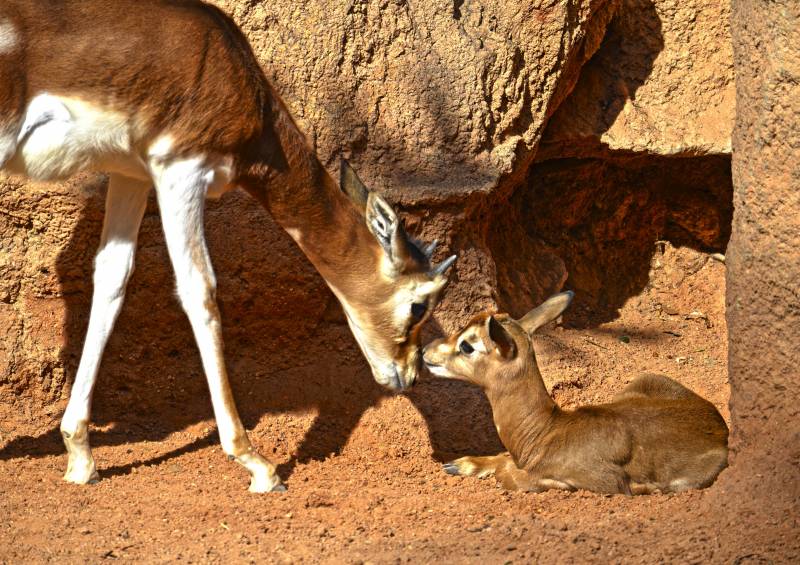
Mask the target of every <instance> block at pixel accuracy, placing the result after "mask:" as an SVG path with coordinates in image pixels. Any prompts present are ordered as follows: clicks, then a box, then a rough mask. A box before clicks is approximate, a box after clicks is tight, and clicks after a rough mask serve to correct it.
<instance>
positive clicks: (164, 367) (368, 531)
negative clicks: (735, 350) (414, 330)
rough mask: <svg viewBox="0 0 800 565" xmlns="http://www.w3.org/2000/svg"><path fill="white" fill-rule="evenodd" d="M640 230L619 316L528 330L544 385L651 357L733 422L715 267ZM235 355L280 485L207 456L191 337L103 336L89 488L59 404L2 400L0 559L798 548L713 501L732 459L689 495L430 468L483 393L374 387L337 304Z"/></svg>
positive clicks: (614, 376)
mask: <svg viewBox="0 0 800 565" xmlns="http://www.w3.org/2000/svg"><path fill="white" fill-rule="evenodd" d="M658 245H659V249H658V250H657V252H656V254H655V255H654V257H653V261H652V269H651V273H650V284H649V285H648V286H647V288H646V289H645V291H644V292H643V293H642V294H641V295H639V296H637V297H634V298H633V299H631V300H629V301H628V302H627V303H626V304H625V306H624V308H623V309H622V310H621V315H620V317H619V318H618V319H617V320H615V321H613V322H610V323H604V324H601V325H598V326H594V327H592V326H591V325H590V326H589V327H588V329H579V328H583V327H584V326H585V325H586V324H585V323H583V322H582V323H580V324H575V323H571V322H570V317H569V315H566V316H565V319H564V321H563V325H562V326H558V327H554V328H549V329H548V330H547V331H545V332H544V333H543V334H542V335H541V336H540V337H539V338H537V340H536V349H537V352H538V355H539V361H540V366H541V368H542V372H543V374H544V376H545V379H546V381H547V385H548V387H549V388H550V390H552V391H553V394H554V396H555V398H556V399H557V400H558V401H559V402H560V403H561V404H562V405H563V406H567V407H569V406H575V405H576V404H578V403H584V402H602V401H605V400H607V399H609V398H610V397H611V396H612V395H613V394H614V393H615V392H616V391H618V390H619V389H620V388H621V387H622V386H624V384H625V383H626V382H627V381H628V380H630V378H631V377H633V376H634V375H635V374H637V373H638V372H642V371H658V372H662V373H664V374H667V375H669V376H671V377H673V378H676V379H678V380H679V381H681V382H682V383H684V384H686V385H688V386H689V387H691V388H692V389H693V390H695V391H697V392H699V393H700V394H702V395H703V396H705V397H706V398H708V399H709V400H711V401H712V402H713V403H714V404H715V405H716V406H717V407H718V408H719V409H720V411H721V412H722V414H723V415H724V417H725V418H726V420H729V413H728V398H729V386H728V381H727V369H726V366H727V365H726V364H727V348H726V340H727V335H726V327H725V318H724V308H725V304H724V287H725V280H724V274H725V273H724V271H725V266H724V264H723V263H722V262H719V261H717V260H714V259H712V258H710V257H709V256H708V255H704V254H700V253H697V252H694V251H691V250H688V249H680V250H678V249H674V248H672V247H671V246H669V245H666V244H658ZM124 316H125V314H123V318H124ZM121 323H122V324H123V325H126V324H129V325H130V324H134V326H133V327H135V321H127V322H126V321H125V320H122V321H121ZM129 327H130V326H129ZM126 335H127V336H128V339H131V340H134V341H136V339H137V337H136V336H135V335H132V334H131V332H129V333H128V334H126ZM138 339H140V340H143V339H144V338H141V337H140V338H138ZM254 339H257V338H254ZM142 343H143V342H142ZM143 350H144V351H146V352H148V353H142V351H143ZM237 350H238V348H237V346H236V344H232V343H228V359H229V363H230V369H231V373H232V375H234V386H235V389H236V393H237V397H238V399H239V406H240V411H241V413H242V416H243V419H244V421H245V424H246V426H247V428H248V430H252V432H251V438H252V440H253V441H254V443H255V445H256V446H257V447H258V448H259V449H260V450H261V452H262V453H263V454H265V455H267V456H269V457H271V458H272V459H273V461H275V462H276V463H278V464H279V466H280V471H281V475H282V477H284V479H285V481H286V483H287V485H288V487H289V490H288V492H286V493H283V494H270V495H261V496H257V495H251V494H249V493H248V492H247V490H246V486H247V477H246V473H245V472H244V471H243V470H242V469H240V468H239V467H238V466H236V465H234V464H232V463H229V462H227V461H226V460H225V457H224V456H223V454H222V451H221V449H220V448H219V446H218V444H217V439H216V434H215V432H214V424H213V420H211V419H210V414H211V409H210V405H209V401H208V395H207V393H206V392H205V388H204V383H203V379H202V376H201V372H200V367H199V362H198V361H197V356H196V352H194V351H164V350H162V349H160V348H159V347H158V345H157V344H155V345H152V346H151V347H149V349H148V348H142V347H139V348H136V347H121V346H120V345H119V344H116V345H114V344H113V343H112V347H111V349H110V351H109V352H108V354H107V357H106V362H105V364H104V368H103V374H102V375H101V380H100V385H99V389H98V392H97V394H96V397H95V406H96V411H95V420H96V422H97V424H96V425H95V426H94V428H93V435H92V444H93V446H94V454H95V458H96V460H97V463H98V469H99V472H100V475H101V477H102V480H101V481H100V482H99V483H98V484H96V485H93V486H87V487H80V486H75V485H68V484H65V483H63V482H62V481H61V475H62V473H63V471H64V468H65V464H66V455H65V453H64V448H63V445H62V443H61V440H60V436H59V434H58V431H57V430H58V417H59V415H60V411H61V410H62V409H63V405H64V403H63V401H61V402H60V403H59V404H57V405H54V406H50V407H47V408H42V409H37V408H35V407H33V406H32V405H31V404H24V403H23V402H21V401H20V403H19V404H17V405H14V406H11V405H3V406H0V516H1V518H0V562H2V563H22V562H43V561H58V562H67V563H78V562H80V563H86V562H89V563H100V562H107V561H115V560H131V561H146V562H167V561H170V562H174V561H182V562H202V563H205V562H213V563H218V562H286V563H288V562H299V561H305V562H317V561H322V562H349V563H361V562H363V563H366V562H374V563H384V562H403V561H423V560H425V561H427V560H433V559H436V560H439V561H445V562H490V563H509V562H545V561H555V562H565V563H569V562H621V561H625V562H633V563H639V562H642V563H652V562H682V563H699V562H718V563H722V562H724V563H737V564H738V563H769V562H788V561H792V560H793V559H795V560H796V559H799V558H800V541H798V531H799V530H798V513H797V511H796V510H797V506H796V501H794V503H793V502H792V501H791V500H790V501H789V502H788V505H786V504H784V505H783V506H779V505H778V506H771V505H765V504H761V503H760V502H759V500H758V499H757V497H758V496H760V495H759V494H758V493H755V494H754V495H753V497H752V498H748V499H747V500H745V499H741V500H740V499H733V498H731V497H728V496H727V494H726V493H727V492H728V491H729V490H732V489H733V487H734V486H736V485H737V484H739V483H737V481H739V478H737V477H735V476H734V475H735V472H734V468H731V469H728V470H726V471H724V472H723V474H722V475H721V476H720V479H719V480H718V481H717V483H716V484H715V485H714V486H712V487H711V488H709V489H707V490H705V491H695V492H688V493H683V494H680V495H654V496H646V497H624V496H601V495H595V494H591V493H585V492H577V493H562V492H555V491H550V492H547V493H543V494H529V493H509V492H504V491H502V490H500V489H498V488H497V487H495V485H494V483H493V481H492V480H491V479H486V480H478V479H472V478H460V477H451V476H448V475H446V474H445V473H444V472H443V471H442V470H441V462H442V461H446V460H448V459H449V458H452V457H454V456H458V455H461V454H484V453H489V452H496V451H498V450H499V449H500V448H501V446H500V444H499V442H498V439H497V437H496V436H495V435H494V428H493V426H492V425H491V421H490V415H489V409H488V405H487V403H486V402H485V400H484V399H483V397H482V395H481V393H480V392H479V391H477V390H475V389H472V388H470V387H468V386H467V385H462V384H460V383H455V382H446V381H441V380H434V379H433V378H431V377H427V378H425V379H424V380H423V382H421V383H420V384H419V385H418V386H417V387H415V388H414V389H413V390H412V391H411V392H410V393H408V394H406V395H402V396H395V397H390V396H386V395H385V394H384V393H383V392H382V391H381V390H380V389H379V388H378V386H377V385H375V384H374V383H373V381H372V379H371V377H370V375H369V371H368V369H367V367H366V364H365V363H364V362H363V361H362V359H361V357H360V354H359V353H358V352H357V350H356V349H355V346H354V343H353V340H352V338H351V336H350V334H349V332H348V330H347V327H346V326H345V325H343V324H341V322H340V321H337V318H336V317H335V316H332V317H331V320H330V321H328V322H325V323H323V324H321V325H320V326H319V327H317V329H316V330H315V332H314V334H313V335H312V336H310V337H309V339H308V340H306V341H304V342H303V343H302V344H296V345H292V346H287V347H285V348H283V349H280V350H278V351H273V350H272V349H265V351H266V352H265V353H264V354H263V355H262V356H259V355H237V354H236V353H237ZM130 351H134V352H137V353H135V354H133V353H131V354H128V352H130ZM247 351H251V349H247ZM142 371H147V372H148V373H147V374H145V375H141V372H142ZM112 374H113V376H112ZM128 377H130V378H128ZM732 473H733V474H732ZM796 479H797V477H786V480H787V481H796ZM765 488H767V487H765ZM769 488H772V487H771V486H770V487H769ZM741 492H742V490H741V489H738V490H737V493H741ZM737 496H739V497H741V495H737Z"/></svg>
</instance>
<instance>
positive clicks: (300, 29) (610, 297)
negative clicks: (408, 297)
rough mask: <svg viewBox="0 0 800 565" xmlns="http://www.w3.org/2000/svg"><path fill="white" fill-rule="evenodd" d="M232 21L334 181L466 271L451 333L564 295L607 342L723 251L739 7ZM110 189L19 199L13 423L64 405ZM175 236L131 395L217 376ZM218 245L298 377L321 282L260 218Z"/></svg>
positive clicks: (330, 305)
mask: <svg viewBox="0 0 800 565" xmlns="http://www.w3.org/2000/svg"><path fill="white" fill-rule="evenodd" d="M216 3H217V4H218V5H220V6H221V7H222V8H223V9H225V10H226V11H228V12H229V13H231V14H232V15H233V17H234V18H235V19H236V20H237V21H238V22H239V23H240V25H241V26H242V28H243V30H244V31H245V33H246V34H247V36H248V37H249V38H250V40H251V42H252V44H253V46H254V48H255V51H256V53H257V54H258V56H259V57H260V59H261V61H262V62H263V65H264V68H265V70H266V72H267V73H268V75H269V76H270V77H271V79H272V80H273V81H274V83H275V84H276V86H277V88H278V90H279V92H281V93H282V95H283V96H284V97H285V99H286V101H287V102H288V104H289V106H290V107H291V109H292V111H293V112H294V114H295V115H296V116H297V118H298V120H299V122H300V123H301V124H302V126H303V128H304V129H305V131H306V132H307V133H308V135H309V138H310V139H311V140H312V141H313V142H314V144H315V146H316V149H317V151H318V153H319V155H320V157H321V158H322V160H323V162H325V163H326V164H327V165H329V166H330V168H331V170H332V172H335V171H334V168H335V166H336V162H337V157H338V155H339V154H340V153H344V154H346V155H348V156H349V157H350V158H351V160H352V161H353V162H354V163H355V165H356V166H357V168H358V169H359V172H360V173H361V174H362V176H363V177H364V178H365V180H367V181H368V183H369V184H370V185H371V186H373V187H374V188H375V189H377V190H380V191H382V192H383V193H385V194H386V195H388V197H389V198H390V199H391V200H393V201H395V202H397V203H398V204H399V205H400V206H401V207H402V210H403V213H404V216H405V219H406V221H407V224H408V227H409V229H410V231H412V232H415V233H417V234H419V235H421V236H423V237H425V238H427V239H432V238H434V237H437V238H439V239H440V240H441V241H442V246H441V249H440V251H439V253H441V254H442V255H444V254H445V253H449V252H450V251H451V250H452V251H457V252H458V254H459V261H458V264H457V265H456V268H455V269H454V271H453V276H452V277H451V284H450V286H449V287H448V291H447V293H446V296H445V298H444V300H443V301H442V304H441V306H440V308H439V309H438V310H437V312H436V316H435V323H434V324H433V325H432V327H433V328H436V327H437V325H438V326H440V327H441V328H443V329H445V330H451V329H453V328H454V327H455V326H457V325H458V324H460V323H462V322H463V321H464V320H465V319H466V318H467V317H468V316H470V315H471V314H472V313H473V312H476V311H478V310H481V309H483V308H486V307H493V306H499V307H502V308H504V309H507V310H510V311H512V313H520V312H522V311H523V310H524V309H526V308H528V307H529V306H530V305H532V304H533V303H534V302H536V301H537V300H539V299H541V298H542V297H543V296H545V295H546V294H548V293H550V292H553V291H555V290H558V289H560V288H561V287H562V286H564V285H565V284H566V286H567V287H569V288H573V289H575V290H576V291H578V295H579V297H580V299H579V302H578V304H577V306H578V307H577V308H576V309H575V311H574V314H573V315H572V318H571V319H570V321H571V323H575V324H594V323H597V322H599V321H604V320H608V319H612V318H613V317H614V316H615V315H616V311H617V309H618V308H619V307H620V306H621V305H622V304H623V303H624V301H625V300H627V299H628V298H630V297H631V296H634V295H636V294H637V293H638V292H640V291H641V289H642V288H643V286H644V285H645V284H646V283H647V272H648V269H649V266H650V258H651V257H652V255H653V252H654V250H655V249H656V246H657V245H658V244H659V243H658V242H659V241H662V240H668V241H670V242H671V243H673V244H675V245H688V246H691V247H693V248H695V249H699V250H701V251H705V252H708V251H724V248H725V245H726V242H727V237H728V225H729V222H730V214H731V204H730V190H731V189H730V177H729V171H728V169H729V165H728V162H729V156H728V154H727V152H728V151H729V150H728V147H729V145H730V142H729V136H728V134H727V132H728V131H729V126H730V120H731V117H732V105H731V97H732V95H731V92H732V86H731V84H732V73H731V62H730V50H729V48H728V43H727V41H728V39H727V33H728V32H727V26H726V24H725V22H726V21H727V20H726V18H727V13H728V8H727V6H728V5H727V3H726V2H721V1H718V2H713V1H711V0H703V1H700V0H696V1H693V2H689V3H681V4H680V5H678V4H677V3H675V2H674V1H673V0H656V1H654V2H651V1H649V0H624V1H622V0H569V1H551V0H537V1H534V2H529V1H519V2H499V1H494V2H492V1H488V0H487V1H482V2H479V1H477V0H460V1H456V2H442V1H433V0H432V1H428V2H415V3H410V2H407V1H404V0H383V1H381V2H366V1H362V0H357V1H353V2H348V3H337V2H328V1H323V0H320V1H318V2H314V3H303V4H297V3H294V2H288V1H283V0H281V1H278V2H272V3H267V2H241V1H238V0H219V1H217V2H216ZM104 188H105V179H104V177H102V176H100V175H87V176H83V177H79V178H78V179H75V180H73V181H71V182H69V183H65V184H61V185H32V184H21V183H20V182H18V181H16V180H13V179H7V180H0V275H2V276H1V277H0V327H1V328H4V329H6V335H7V336H9V337H8V338H7V339H5V340H2V343H0V400H2V401H4V402H15V403H19V402H22V403H24V404H26V405H27V406H30V407H32V408H31V409H34V410H35V409H38V408H37V407H41V406H50V405H51V403H52V402H53V401H55V400H57V399H59V398H61V397H62V396H63V394H64V392H65V391H66V390H67V386H66V384H67V383H68V381H69V378H70V376H71V375H72V374H74V370H75V367H76V365H77V360H78V358H79V354H80V346H81V342H82V338H83V332H84V331H85V327H86V323H87V317H88V306H89V301H90V298H91V261H92V257H93V254H94V250H95V247H96V244H97V241H98V238H99V233H100V225H101V222H102V209H103V192H104ZM157 213H158V211H157V208H156V206H155V203H153V202H151V204H150V207H149V209H148V212H147V214H146V217H145V221H144V224H143V228H142V234H141V237H140V243H139V248H140V249H139V252H138V257H137V270H136V273H135V274H134V277H133V279H132V281H131V283H130V287H129V293H128V297H127V300H126V306H125V308H124V309H123V314H122V317H121V319H120V321H119V325H118V329H117V331H116V332H115V333H114V336H113V337H112V341H111V343H110V346H109V351H110V352H111V353H110V354H109V355H108V356H107V357H106V362H105V367H106V372H110V373H112V374H113V373H114V367H115V366H116V365H118V364H127V363H144V364H145V366H146V367H149V368H152V370H158V367H159V364H164V363H166V360H169V362H170V363H173V362H174V363H178V362H179V361H180V362H181V363H184V364H185V365H186V366H188V367H189V369H187V371H188V372H189V373H194V372H197V371H198V370H199V369H198V363H197V359H196V354H195V347H194V345H193V341H192V338H191V333H190V331H189V328H188V324H187V323H186V321H185V320H184V317H183V314H182V312H181V311H180V308H179V307H178V305H177V302H176V300H175V299H174V297H173V296H172V290H171V289H172V286H173V282H172V276H171V273H170V269H169V266H168V263H167V259H166V252H165V250H164V246H163V240H162V236H161V230H160V224H159V219H158V215H157ZM207 229H208V234H209V239H210V246H211V251H212V256H213V258H214V261H215V267H216V271H217V275H218V279H219V285H220V291H219V297H220V302H221V309H222V311H223V319H224V323H225V329H224V332H225V338H226V341H228V342H231V341H233V340H235V341H236V343H237V344H239V346H240V348H239V349H238V354H239V355H250V356H259V355H261V356H263V358H264V360H265V363H279V364H280V363H288V362H289V361H288V360H287V358H286V357H285V356H281V355H278V352H281V351H283V350H284V349H285V347H286V346H287V344H295V345H296V344H301V343H302V341H303V340H304V339H308V336H309V335H310V333H311V332H313V330H314V328H315V327H316V326H317V325H318V324H320V323H321V322H327V321H337V320H338V321H340V317H339V314H338V308H337V307H336V305H335V302H334V301H333V299H332V297H331V295H330V293H329V292H328V290H327V288H326V287H325V285H324V283H323V282H322V280H321V279H320V278H319V276H318V275H316V273H315V272H314V271H313V269H312V268H311V267H310V266H309V264H308V262H307V261H306V260H305V258H304V257H303V256H302V254H301V253H300V252H299V251H298V250H297V248H296V247H295V246H294V244H293V243H292V242H291V240H290V239H289V238H288V237H287V236H286V235H285V234H284V233H283V232H282V231H281V230H280V229H279V228H278V227H277V226H276V224H275V223H274V222H273V221H272V220H271V218H269V217H268V215H267V214H266V213H265V212H263V211H262V210H260V209H259V208H258V206H257V205H256V204H255V203H254V202H252V201H250V200H249V199H248V198H247V197H246V196H244V195H243V194H230V195H226V196H225V197H224V198H223V199H222V200H221V201H220V202H218V203H210V204H209V211H208V218H207ZM609 273H614V276H613V277H611V276H609ZM154 306H155V307H154ZM134 337H135V339H133V338H134ZM115 355H116V358H115V357H114V356H115ZM148 363H149V364H148ZM148 370H150V369H145V370H143V373H145V374H146V373H147V371H148ZM120 373H125V374H128V373H129V371H122V370H120ZM142 378H146V375H145V376H143V377H142ZM52 410H54V411H57V410H55V409H54V408H53V409H52Z"/></svg>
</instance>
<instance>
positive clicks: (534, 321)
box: [518, 290, 575, 334]
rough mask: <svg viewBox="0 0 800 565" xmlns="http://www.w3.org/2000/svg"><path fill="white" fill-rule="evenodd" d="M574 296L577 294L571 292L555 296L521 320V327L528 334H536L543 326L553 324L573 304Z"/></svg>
mask: <svg viewBox="0 0 800 565" xmlns="http://www.w3.org/2000/svg"><path fill="white" fill-rule="evenodd" d="M573 296H575V293H574V292H572V291H571V290H568V291H566V292H561V293H559V294H554V295H553V296H551V297H550V298H548V299H547V300H545V301H544V302H542V303H541V304H540V305H539V306H537V307H536V308H534V309H533V310H531V311H530V312H528V313H527V314H525V316H523V317H522V318H520V319H519V322H518V323H519V325H520V326H522V327H523V329H524V330H525V331H526V332H528V334H532V333H534V332H535V331H536V330H538V329H539V328H541V327H542V326H543V325H545V324H547V323H548V322H552V321H553V320H555V319H556V318H558V317H559V316H560V315H561V314H563V313H564V310H566V309H567V306H569V303H570V302H572V297H573Z"/></svg>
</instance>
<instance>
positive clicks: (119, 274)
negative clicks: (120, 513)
mask: <svg viewBox="0 0 800 565" xmlns="http://www.w3.org/2000/svg"><path fill="white" fill-rule="evenodd" d="M149 190H150V184H149V183H143V182H141V181H135V180H132V179H129V178H126V177H121V176H118V175H112V176H111V179H110V181H109V184H108V194H107V196H106V211H105V220H104V222H103V235H102V237H101V239H100V248H99V250H98V252H97V257H96V258H95V266H94V293H93V297H92V310H91V314H90V316H89V328H88V330H87V331H86V340H85V341H84V344H83V353H82V354H81V361H80V364H79V366H78V372H77V374H76V375H75V382H74V383H73V385H72V392H71V394H70V398H69V403H68V404H67V409H66V411H65V412H64V417H63V419H62V420H61V434H62V436H63V438H64V444H65V445H66V446H67V452H68V453H69V463H68V464H67V472H66V474H65V475H64V480H66V481H69V482H71V483H78V484H86V483H91V482H95V481H97V479H98V475H97V470H96V468H95V463H94V458H93V457H92V452H91V450H90V448H89V430H88V426H89V416H90V413H91V403H92V393H93V391H94V386H95V382H96V380H97V371H98V369H99V367H100V360H101V358H102V356H103V350H104V349H105V347H106V343H107V341H108V337H109V335H110V334H111V330H112V329H113V327H114V322H115V321H116V319H117V315H118V314H119V311H120V308H121V307H122V302H123V299H124V296H125V287H126V285H127V283H128V279H129V278H130V275H131V273H132V272H133V262H134V255H135V253H136V240H137V237H138V233H139V225H140V224H141V221H142V216H143V215H144V210H145V206H146V205H147V193H148V192H149Z"/></svg>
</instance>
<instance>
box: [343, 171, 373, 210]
mask: <svg viewBox="0 0 800 565" xmlns="http://www.w3.org/2000/svg"><path fill="white" fill-rule="evenodd" d="M339 187H340V188H341V189H342V192H344V193H345V194H346V195H347V196H349V197H350V200H352V201H353V204H355V205H356V208H358V209H359V211H361V212H362V213H363V212H364V211H365V210H366V208H367V198H368V197H369V189H368V188H367V187H366V185H365V184H364V183H363V182H361V179H360V178H358V175H357V174H356V172H355V170H354V169H353V167H351V166H350V163H348V162H347V159H345V158H344V157H342V158H341V160H340V161H339Z"/></svg>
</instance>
